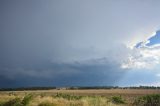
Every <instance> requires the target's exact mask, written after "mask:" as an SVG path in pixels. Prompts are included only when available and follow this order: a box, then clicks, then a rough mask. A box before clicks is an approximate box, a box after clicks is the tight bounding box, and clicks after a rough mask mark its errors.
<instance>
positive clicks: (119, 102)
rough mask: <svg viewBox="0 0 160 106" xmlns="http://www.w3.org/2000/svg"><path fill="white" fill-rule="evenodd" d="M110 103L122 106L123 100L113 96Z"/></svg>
mask: <svg viewBox="0 0 160 106" xmlns="http://www.w3.org/2000/svg"><path fill="white" fill-rule="evenodd" d="M111 101H112V102H113V103H115V104H124V103H125V100H124V99H123V98H122V97H121V96H113V97H112V98H111Z"/></svg>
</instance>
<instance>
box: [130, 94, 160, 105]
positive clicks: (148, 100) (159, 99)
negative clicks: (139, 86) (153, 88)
mask: <svg viewBox="0 0 160 106" xmlns="http://www.w3.org/2000/svg"><path fill="white" fill-rule="evenodd" d="M133 105H135V106H152V105H153V106H160V94H152V95H146V96H141V97H138V98H137V99H135V101H134V103H133Z"/></svg>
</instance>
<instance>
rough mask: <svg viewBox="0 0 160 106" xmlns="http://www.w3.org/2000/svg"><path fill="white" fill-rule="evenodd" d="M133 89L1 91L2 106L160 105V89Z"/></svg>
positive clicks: (0, 100) (0, 101)
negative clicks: (147, 92) (130, 90)
mask: <svg viewBox="0 0 160 106" xmlns="http://www.w3.org/2000/svg"><path fill="white" fill-rule="evenodd" d="M117 91H118V92H117ZM133 91H134V90H132V92H128V90H123V91H122V90H121V91H119V90H116V93H115V94H114V92H115V91H114V90H108V91H106V90H94V91H93V92H92V91H91V90H87V91H85V90H82V91H79V90H73V91H72V92H71V91H69V90H57V91H56V92H54V90H53V91H52V92H51V91H50V92H49V93H47V92H48V91H43V92H42V91H33V92H32V91H20V92H18V91H16V92H6V91H5V92H0V106H160V94H159V93H158V92H159V91H154V92H153V91H152V90H147V91H150V92H151V91H152V93H155V94H147V95H146V94H143V95H140V93H141V92H142V90H140V91H139V90H136V91H134V92H133ZM53 92H54V93H53ZM89 92H92V94H90V93H89ZM104 92H107V94H104ZM144 92H146V91H144ZM84 93H85V95H84ZM156 93H157V94H156Z"/></svg>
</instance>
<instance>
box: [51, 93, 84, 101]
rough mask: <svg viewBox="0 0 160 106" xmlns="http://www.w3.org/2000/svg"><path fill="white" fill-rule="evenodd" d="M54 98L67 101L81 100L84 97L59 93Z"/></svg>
mask: <svg viewBox="0 0 160 106" xmlns="http://www.w3.org/2000/svg"><path fill="white" fill-rule="evenodd" d="M54 97H56V98H63V99H67V100H80V99H81V98H82V96H76V95H70V94H63V93H57V94H56V95H55V96H54Z"/></svg>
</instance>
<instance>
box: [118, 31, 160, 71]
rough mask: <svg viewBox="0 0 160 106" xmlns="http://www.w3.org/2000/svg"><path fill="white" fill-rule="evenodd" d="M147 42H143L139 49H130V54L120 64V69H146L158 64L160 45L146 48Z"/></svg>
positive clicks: (159, 60) (159, 61) (159, 62)
mask: <svg viewBox="0 0 160 106" xmlns="http://www.w3.org/2000/svg"><path fill="white" fill-rule="evenodd" d="M155 36H156V34H155ZM149 42H150V41H149V40H145V41H142V43H141V44H140V46H139V47H136V46H134V47H132V48H130V49H131V51H132V53H131V54H130V55H129V56H128V57H127V59H126V60H125V61H124V62H123V63H122V65H121V68H133V69H135V68H136V69H141V68H145V69H146V68H147V69H148V68H154V66H156V65H157V64H160V44H155V45H151V46H147V44H148V43H149Z"/></svg>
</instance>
